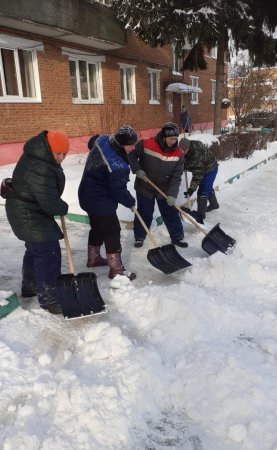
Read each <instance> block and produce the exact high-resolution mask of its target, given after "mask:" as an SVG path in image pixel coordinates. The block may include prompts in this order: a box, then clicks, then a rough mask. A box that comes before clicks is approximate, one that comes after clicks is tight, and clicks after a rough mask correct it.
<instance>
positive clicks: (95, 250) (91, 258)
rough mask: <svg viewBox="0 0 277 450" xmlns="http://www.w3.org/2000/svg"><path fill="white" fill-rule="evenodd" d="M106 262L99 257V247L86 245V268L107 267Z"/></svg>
mask: <svg viewBox="0 0 277 450" xmlns="http://www.w3.org/2000/svg"><path fill="white" fill-rule="evenodd" d="M107 265H108V260H107V259H106V258H102V256H101V255H100V245H99V246H94V245H88V262H87V267H100V266H107Z"/></svg>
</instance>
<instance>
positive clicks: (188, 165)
mask: <svg viewBox="0 0 277 450" xmlns="http://www.w3.org/2000/svg"><path fill="white" fill-rule="evenodd" d="M179 146H180V147H181V149H182V150H183V152H184V155H185V164H184V169H185V170H188V171H189V172H192V180H191V183H190V187H189V188H188V190H187V191H186V192H185V193H184V194H185V197H186V198H187V197H191V196H192V194H193V192H195V191H196V190H197V189H198V190H197V211H198V212H199V213H200V214H201V215H202V217H203V219H205V217H206V212H208V211H212V210H213V209H218V208H219V204H218V202H217V198H216V195H215V191H214V189H213V184H214V180H215V178H216V175H217V172H218V162H217V160H216V157H215V155H214V154H213V152H212V151H211V150H209V149H208V148H206V147H205V146H204V145H203V144H202V142H200V141H194V142H192V141H190V140H189V139H186V138H182V139H180V142H179ZM208 201H209V206H208V207H207V204H208Z"/></svg>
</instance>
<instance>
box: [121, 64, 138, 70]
mask: <svg viewBox="0 0 277 450" xmlns="http://www.w3.org/2000/svg"><path fill="white" fill-rule="evenodd" d="M117 64H118V65H119V66H120V67H122V69H124V68H130V69H132V68H134V69H135V68H136V67H137V66H135V65H134V64H125V63H117Z"/></svg>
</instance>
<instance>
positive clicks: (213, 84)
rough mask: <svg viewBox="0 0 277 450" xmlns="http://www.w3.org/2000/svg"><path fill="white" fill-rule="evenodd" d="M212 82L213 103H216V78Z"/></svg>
mask: <svg viewBox="0 0 277 450" xmlns="http://www.w3.org/2000/svg"><path fill="white" fill-rule="evenodd" d="M211 83H212V95H211V103H212V105H214V104H215V85H216V80H211Z"/></svg>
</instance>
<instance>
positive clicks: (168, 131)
mask: <svg viewBox="0 0 277 450" xmlns="http://www.w3.org/2000/svg"><path fill="white" fill-rule="evenodd" d="M161 135H162V137H170V136H173V137H176V138H177V137H178V136H179V128H178V125H177V124H176V123H173V122H167V123H165V124H163V126H162V130H161Z"/></svg>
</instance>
